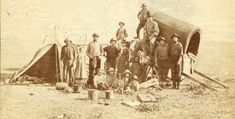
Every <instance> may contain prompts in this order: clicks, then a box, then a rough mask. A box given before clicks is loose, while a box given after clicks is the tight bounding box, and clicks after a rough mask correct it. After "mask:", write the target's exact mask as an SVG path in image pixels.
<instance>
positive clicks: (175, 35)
mask: <svg viewBox="0 0 235 119" xmlns="http://www.w3.org/2000/svg"><path fill="white" fill-rule="evenodd" d="M173 37H177V38H178V39H179V38H180V36H179V35H178V34H176V33H174V34H173V35H172V36H171V39H172V38H173Z"/></svg>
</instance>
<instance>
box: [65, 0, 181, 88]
mask: <svg viewBox="0 0 235 119" xmlns="http://www.w3.org/2000/svg"><path fill="white" fill-rule="evenodd" d="M141 7H142V9H141V10H140V12H139V13H138V15H137V16H138V19H139V21H140V22H139V25H138V27H137V30H136V34H137V36H136V37H135V39H136V42H137V45H136V46H135V51H131V50H130V48H129V45H130V42H127V40H126V38H127V37H128V34H127V30H126V29H125V28H124V26H125V23H124V22H119V26H120V28H118V30H117V32H116V38H111V40H110V45H109V46H106V47H104V48H102V45H101V44H100V43H99V35H98V34H97V33H94V34H93V35H92V37H93V40H92V41H91V42H90V43H89V44H88V46H87V50H86V54H87V56H88V57H89V74H88V81H87V84H88V86H89V87H95V86H96V84H95V82H94V77H95V76H96V75H99V74H100V69H101V56H105V57H106V62H105V69H106V72H110V71H112V72H114V74H116V77H117V78H119V79H120V80H122V79H123V77H125V74H126V73H127V72H128V73H129V74H131V75H132V77H135V78H134V79H136V80H137V81H139V82H140V81H141V80H143V78H144V75H142V74H143V72H145V71H144V70H146V68H145V66H146V64H141V63H140V61H139V59H140V56H139V54H138V53H134V54H135V55H134V56H131V52H139V50H141V51H143V52H144V53H145V54H146V57H150V59H154V64H155V65H154V66H155V68H156V69H157V72H155V73H156V74H158V77H159V81H160V86H164V85H167V83H165V84H164V82H167V75H168V72H169V69H171V75H172V76H171V80H172V84H173V87H172V88H174V89H179V85H180V80H181V61H182V57H181V56H182V53H183V47H182V44H181V43H180V42H178V40H179V39H180V37H179V35H177V34H172V37H171V40H172V41H173V43H172V44H170V45H168V43H167V41H166V39H165V38H164V37H161V36H159V33H160V30H159V28H158V23H157V22H156V21H154V20H153V18H152V16H151V14H150V12H149V11H148V9H147V6H146V5H145V4H143V5H142V6H141ZM142 28H144V34H143V38H142V39H141V40H139V39H140V30H141V29H142ZM159 39H160V40H159ZM65 43H66V45H65V46H64V47H63V48H62V54H63V55H61V59H62V60H63V63H64V72H65V73H64V77H67V76H66V74H69V75H70V76H71V75H73V74H72V73H71V72H72V71H71V67H72V66H73V65H72V64H73V62H74V59H75V52H74V50H73V49H74V48H73V46H71V45H69V41H68V40H65ZM131 57H134V61H131ZM66 72H70V73H66ZM121 77H122V78H121ZM69 79H71V78H69ZM131 79H132V78H131ZM123 80H124V79H123ZM68 81H69V80H68ZM126 82H128V81H126Z"/></svg>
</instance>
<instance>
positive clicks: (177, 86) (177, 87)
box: [176, 81, 180, 89]
mask: <svg viewBox="0 0 235 119" xmlns="http://www.w3.org/2000/svg"><path fill="white" fill-rule="evenodd" d="M176 89H180V82H179V81H178V82H177V83H176Z"/></svg>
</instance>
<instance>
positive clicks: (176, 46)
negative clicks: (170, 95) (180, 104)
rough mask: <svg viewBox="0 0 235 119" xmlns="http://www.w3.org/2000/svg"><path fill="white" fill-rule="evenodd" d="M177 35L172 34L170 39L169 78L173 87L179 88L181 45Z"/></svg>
mask: <svg viewBox="0 0 235 119" xmlns="http://www.w3.org/2000/svg"><path fill="white" fill-rule="evenodd" d="M179 38H180V37H179V35H177V34H173V35H172V37H171V39H172V40H173V44H172V45H171V50H170V59H171V80H172V82H173V88H174V89H179V86H180V80H181V62H182V57H181V56H182V55H183V46H182V44H181V43H180V42H179V41H178V40H179Z"/></svg>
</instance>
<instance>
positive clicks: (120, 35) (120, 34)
mask: <svg viewBox="0 0 235 119" xmlns="http://www.w3.org/2000/svg"><path fill="white" fill-rule="evenodd" d="M118 25H119V26H120V28H118V30H117V32H116V38H117V43H116V46H117V48H119V49H121V42H122V41H123V40H124V41H126V37H127V36H128V34H127V31H126V29H125V28H124V26H125V23H124V22H119V24H118Z"/></svg>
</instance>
